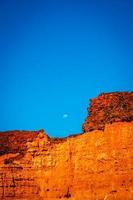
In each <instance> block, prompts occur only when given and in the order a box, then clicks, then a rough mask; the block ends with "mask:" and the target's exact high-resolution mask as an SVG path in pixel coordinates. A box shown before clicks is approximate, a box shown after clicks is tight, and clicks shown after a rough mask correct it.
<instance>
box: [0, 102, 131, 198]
mask: <svg viewBox="0 0 133 200" xmlns="http://www.w3.org/2000/svg"><path fill="white" fill-rule="evenodd" d="M128 103H129V101H128ZM99 104H100V102H99ZM128 105H129V104H128ZM130 105H131V102H130ZM109 106H110V104H109ZM129 110H131V108H130V109H129V108H128V112H130V111H129ZM131 114H132V113H131ZM95 129H96V128H95ZM0 198H1V199H2V200H3V199H5V200H9V199H10V200H12V199H14V200H19V199H23V200H31V199H32V200H38V199H40V200H41V199H42V200H59V199H62V200H66V199H69V200H96V199H97V200H113V199H114V200H115V199H117V200H132V199H133V122H132V121H130V122H129V121H128V122H126V121H124V122H118V121H116V122H113V123H112V124H111V123H107V124H104V130H93V131H91V132H85V133H84V134H79V135H77V136H70V137H67V138H63V139H58V138H56V139H52V138H49V137H48V136H47V135H46V134H45V133H44V132H43V130H40V131H37V132H19V131H11V132H6V133H1V134H0Z"/></svg>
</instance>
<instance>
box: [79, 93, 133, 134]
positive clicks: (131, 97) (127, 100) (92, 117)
mask: <svg viewBox="0 0 133 200" xmlns="http://www.w3.org/2000/svg"><path fill="white" fill-rule="evenodd" d="M124 121H125V122H130V121H133V92H113V93H102V94H100V95H99V96H98V97H96V98H94V99H91V100H90V106H89V107H88V116H87V118H86V120H85V122H84V124H83V126H82V128H83V131H84V132H87V131H92V130H103V129H104V127H105V124H110V123H113V122H124Z"/></svg>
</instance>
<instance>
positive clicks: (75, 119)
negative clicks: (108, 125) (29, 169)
mask: <svg viewBox="0 0 133 200" xmlns="http://www.w3.org/2000/svg"><path fill="white" fill-rule="evenodd" d="M132 75H133V2H132V0H107V1H105V0H88V1H86V0H80V1H78V0H75V1H74V0H71V1H69V0H67V1H65V0H61V1H58V0H56V1H55V0H47V1H45V0H19V1H18V0H0V92H1V96H0V130H1V131H3V130H12V129H20V130H38V129H40V128H44V130H45V131H46V132H47V134H48V135H50V136H58V137H63V136H66V135H68V134H73V133H80V132H81V127H82V123H83V121H84V119H85V117H86V115H87V110H86V109H87V107H88V104H89V99H90V98H92V97H96V96H97V95H98V94H99V93H101V92H111V91H132V89H133V84H132Z"/></svg>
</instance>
